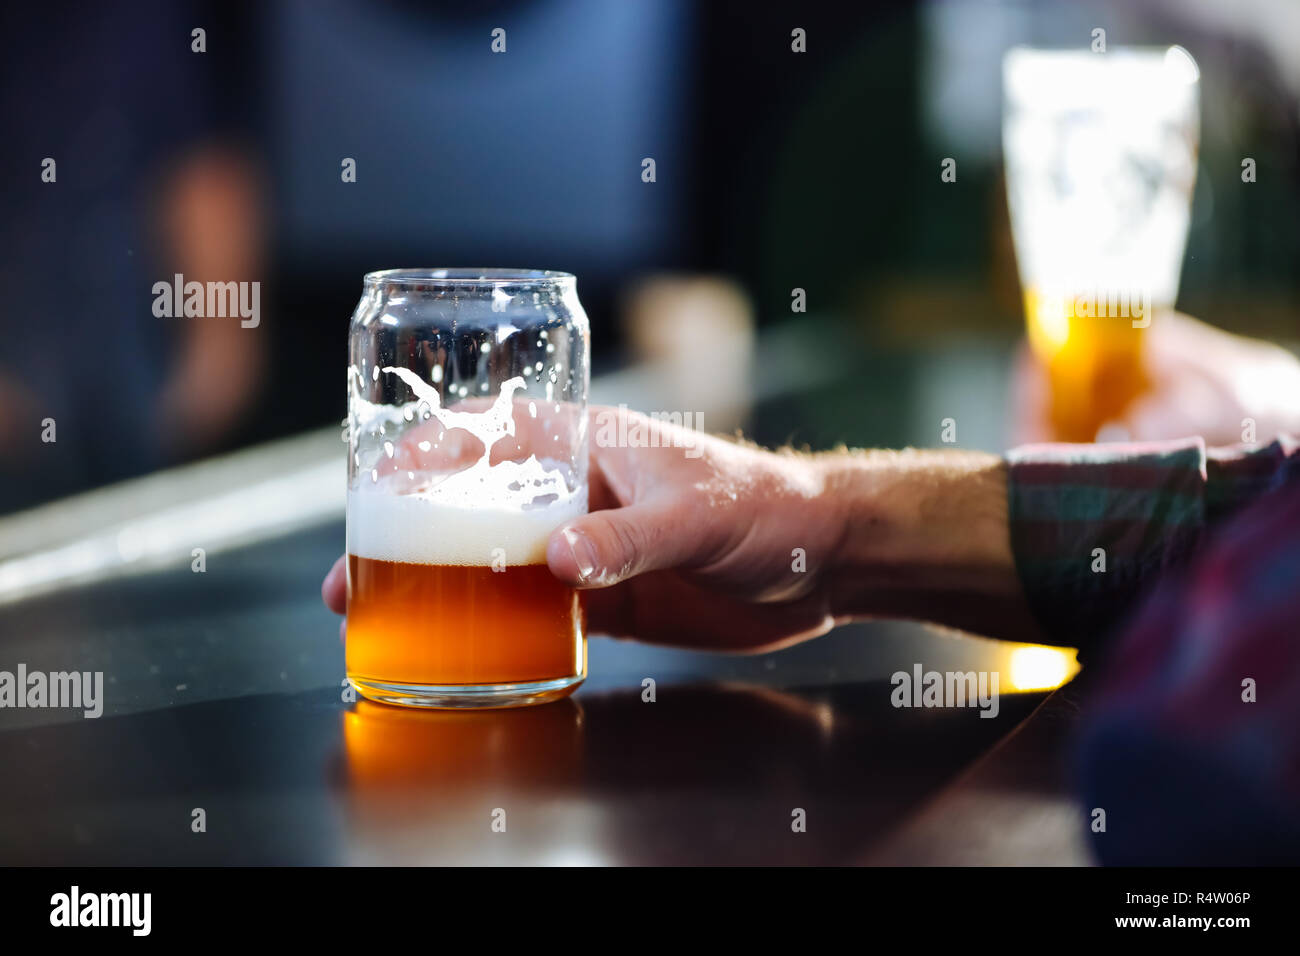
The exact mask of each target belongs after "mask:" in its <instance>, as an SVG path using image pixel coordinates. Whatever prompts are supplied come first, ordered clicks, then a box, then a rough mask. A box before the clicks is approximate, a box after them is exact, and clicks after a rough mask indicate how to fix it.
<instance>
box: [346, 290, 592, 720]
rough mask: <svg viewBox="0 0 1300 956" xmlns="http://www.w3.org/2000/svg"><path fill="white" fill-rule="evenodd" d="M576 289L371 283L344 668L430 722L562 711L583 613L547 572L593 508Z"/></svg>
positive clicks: (580, 657)
mask: <svg viewBox="0 0 1300 956" xmlns="http://www.w3.org/2000/svg"><path fill="white" fill-rule="evenodd" d="M588 329H589V326H588V322H587V316H586V313H585V312H584V311H583V309H582V306H581V305H580V304H579V302H578V297H577V291H576V285H575V280H574V277H573V276H572V275H568V274H566V273H558V272H537V271H514V270H480V269H419V270H417V269H409V270H408V269H398V270H389V271H386V272H375V273H371V274H369V275H367V276H366V277H365V287H364V293H363V295H362V298H361V302H360V304H359V305H358V306H357V309H356V312H355V313H354V314H353V317H352V326H351V332H350V336H349V367H348V430H347V431H348V506H347V559H348V560H347V565H348V608H347V671H348V678H349V679H350V680H351V681H352V683H353V685H354V686H355V687H356V688H357V690H358V691H359V693H361V694H362V695H363V696H365V697H367V698H369V699H371V700H375V701H380V702H382V703H388V704H408V705H415V706H426V707H509V706H516V705H520V704H531V703H540V702H543V701H547V700H552V699H555V698H557V697H563V696H565V695H567V694H569V693H571V692H572V691H573V689H574V688H575V687H577V685H578V684H580V683H581V682H582V680H583V679H584V678H585V677H586V671H587V649H586V634H585V622H584V619H583V609H582V604H581V601H580V598H579V595H578V593H577V592H576V591H574V590H572V589H570V588H568V587H566V586H564V585H562V584H561V583H560V582H559V581H557V580H556V579H555V578H554V577H553V576H552V575H551V573H550V571H549V570H548V569H547V566H546V541H547V538H548V537H549V535H550V533H551V532H552V531H553V530H554V529H556V528H557V527H559V526H560V525H562V524H564V523H565V522H566V521H568V520H570V519H572V518H574V517H576V516H578V515H581V514H584V513H585V512H586V510H587V415H586V404H587V390H588V385H589V372H588V365H589V361H590V333H589V330H588Z"/></svg>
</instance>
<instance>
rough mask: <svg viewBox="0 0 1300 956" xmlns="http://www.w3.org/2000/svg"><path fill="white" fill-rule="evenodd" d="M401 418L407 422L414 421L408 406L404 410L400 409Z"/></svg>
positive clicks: (412, 413)
mask: <svg viewBox="0 0 1300 956" xmlns="http://www.w3.org/2000/svg"><path fill="white" fill-rule="evenodd" d="M402 417H403V418H405V419H406V420H407V421H408V422H409V421H414V420H415V412H413V411H411V409H410V406H407V407H406V408H404V409H402Z"/></svg>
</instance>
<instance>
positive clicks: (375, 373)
mask: <svg viewBox="0 0 1300 956" xmlns="http://www.w3.org/2000/svg"><path fill="white" fill-rule="evenodd" d="M370 381H372V382H377V381H379V366H378V365H376V366H375V367H374V368H373V369H371V370H370Z"/></svg>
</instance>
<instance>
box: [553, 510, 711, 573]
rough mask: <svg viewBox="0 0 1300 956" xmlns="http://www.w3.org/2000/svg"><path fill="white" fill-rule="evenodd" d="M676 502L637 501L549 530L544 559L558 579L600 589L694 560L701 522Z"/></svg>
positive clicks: (699, 552) (700, 552)
mask: <svg viewBox="0 0 1300 956" xmlns="http://www.w3.org/2000/svg"><path fill="white" fill-rule="evenodd" d="M680 511H681V509H680V507H678V508H672V507H671V506H670V505H668V504H666V503H665V504H651V503H639V504H634V505H629V506H628V507H626V508H611V509H608V510H605V511H593V512H592V513H591V514H588V515H584V516H582V517H581V518H577V519H575V520H573V521H570V522H568V523H567V524H565V525H563V526H561V527H559V528H556V529H555V530H554V531H553V532H551V537H550V540H549V541H548V542H547V547H546V563H547V564H548V565H549V566H550V568H551V573H552V574H554V575H555V576H556V577H557V578H559V579H560V580H561V581H564V582H566V583H567V584H570V585H572V586H574V587H580V588H603V587H609V586H610V585H612V584H618V583H619V582H620V581H626V580H627V579H628V578H631V577H635V576H636V575H638V574H644V573H645V572H647V571H658V570H662V569H664V568H673V567H678V566H679V565H682V564H686V563H696V562H698V561H699V560H700V559H701V557H702V556H704V555H706V554H707V551H706V548H707V542H706V540H705V534H704V531H703V528H702V526H701V524H700V522H691V521H685V520H683V518H682V515H681V514H680Z"/></svg>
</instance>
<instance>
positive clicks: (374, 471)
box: [370, 468, 379, 483]
mask: <svg viewBox="0 0 1300 956" xmlns="http://www.w3.org/2000/svg"><path fill="white" fill-rule="evenodd" d="M370 480H371V481H372V482H376V483H377V482H378V481H379V469H378V468H371V469H370Z"/></svg>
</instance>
